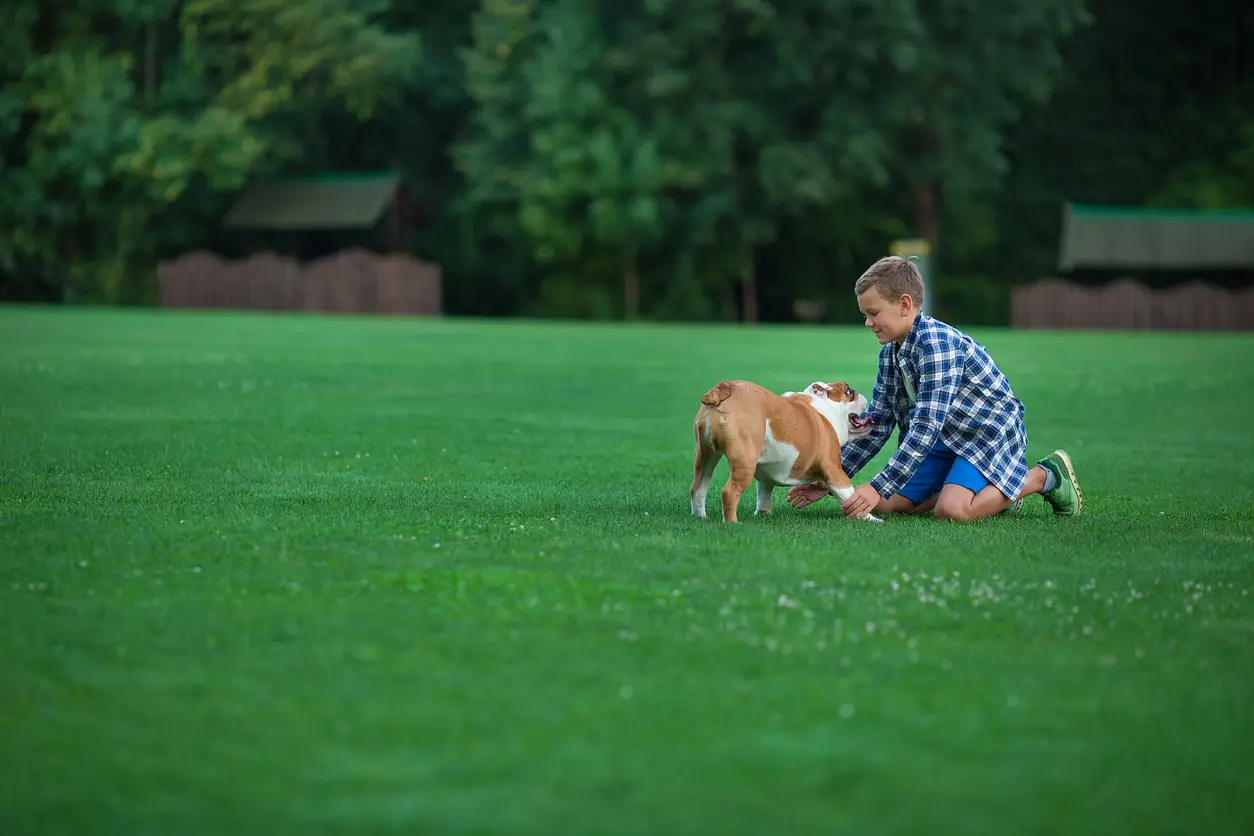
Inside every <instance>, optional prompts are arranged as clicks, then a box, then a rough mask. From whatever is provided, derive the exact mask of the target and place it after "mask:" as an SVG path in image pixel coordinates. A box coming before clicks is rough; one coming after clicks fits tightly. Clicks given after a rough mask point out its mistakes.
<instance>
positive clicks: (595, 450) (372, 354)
mask: <svg viewBox="0 0 1254 836" xmlns="http://www.w3.org/2000/svg"><path fill="white" fill-rule="evenodd" d="M974 335H975V336H976V337H977V338H979V339H981V340H982V341H983V342H984V343H985V344H986V345H987V346H988V347H989V349H990V350H991V352H992V353H993V356H994V358H995V359H996V360H997V361H998V363H999V364H1000V365H1001V367H1002V369H1003V370H1004V371H1005V372H1006V373H1007V374H1008V376H1009V377H1010V379H1011V382H1012V384H1013V385H1014V387H1015V390H1016V393H1017V394H1018V395H1019V397H1020V398H1021V399H1022V400H1023V401H1024V403H1025V404H1026V406H1027V421H1028V431H1029V433H1030V436H1031V447H1030V449H1029V455H1030V457H1032V458H1033V459H1035V458H1037V457H1039V456H1041V455H1044V454H1045V453H1048V452H1049V451H1050V450H1052V449H1054V448H1055V447H1059V446H1061V447H1064V448H1066V449H1067V450H1069V451H1070V452H1071V453H1072V455H1073V456H1074V458H1075V461H1076V467H1077V472H1078V474H1079V478H1080V481H1081V485H1082V487H1083V489H1084V496H1085V503H1086V504H1085V514H1084V516H1082V517H1079V518H1071V519H1055V518H1053V517H1051V516H1049V515H1048V513H1047V509H1046V507H1045V505H1044V503H1043V502H1042V501H1041V500H1040V499H1039V497H1033V498H1032V500H1030V501H1029V502H1028V503H1026V505H1025V510H1024V514H1023V515H1022V516H1020V517H1018V518H1000V519H993V520H988V521H984V522H982V523H977V524H975V525H966V526H964V525H955V524H947V523H943V522H939V521H936V520H931V519H917V518H915V519H910V518H907V519H889V520H888V521H886V522H885V523H884V524H883V525H880V526H876V525H874V524H868V523H862V522H856V521H846V520H844V519H843V518H841V517H840V516H839V511H838V508H837V506H836V504H835V502H834V501H832V500H825V501H824V502H821V503H819V504H817V505H815V506H812V507H811V508H807V509H805V510H803V511H795V510H793V509H792V508H789V507H788V505H787V503H786V502H784V501H783V500H784V497H783V491H782V490H781V491H780V492H779V493H778V495H777V497H776V506H775V507H776V513H775V515H774V516H773V517H771V518H767V519H755V518H754V517H753V516H752V510H753V491H752V490H750V491H749V492H748V493H747V494H746V495H745V496H744V497H743V498H742V500H741V506H740V508H741V515H742V519H743V521H742V522H741V523H740V525H739V526H729V525H725V524H723V523H722V522H720V521H718V516H719V515H718V511H717V491H718V489H719V488H720V487H721V485H722V483H723V480H724V479H725V478H726V473H727V468H726V463H723V464H721V465H720V466H719V469H718V471H717V473H716V475H715V482H714V486H713V489H712V490H711V495H710V505H709V508H710V512H711V514H712V515H713V518H712V519H710V520H705V521H698V520H694V519H692V518H691V517H690V515H689V508H688V486H689V483H690V480H691V478H692V474H691V456H692V449H691V444H692V441H691V420H692V416H693V414H694V412H695V410H696V407H697V403H698V399H699V398H700V396H701V394H702V393H703V392H705V391H706V389H708V388H709V387H710V386H711V385H713V384H714V383H716V382H718V381H719V380H720V379H722V378H724V377H743V378H750V379H753V380H756V381H758V382H760V383H762V384H764V385H766V386H769V387H771V388H773V389H776V390H779V391H782V390H787V389H799V388H802V387H804V386H805V385H806V384H808V383H810V382H811V381H812V380H816V379H825V380H831V379H843V380H847V381H848V382H850V383H852V384H853V385H854V386H856V387H858V388H861V389H864V390H866V391H868V392H869V391H870V389H871V384H872V382H873V379H874V373H875V358H876V352H877V345H876V343H875V340H874V338H873V337H872V336H871V335H869V334H868V333H867V332H865V330H863V329H860V328H801V327H793V328H784V327H759V328H757V329H741V328H735V327H725V326H714V325H709V326H670V327H666V326H638V327H626V326H621V325H593V324H552V323H527V322H515V321H510V322H460V321H456V320H451V321H431V320H396V319H360V318H336V317H315V316H286V317H271V316H266V315H228V314H219V313H170V312H165V313H163V312H157V311H111V312H104V311H89V310H64V311H55V310H24V309H14V308H8V309H0V442H2V444H0V474H2V476H3V482H2V485H0V550H2V554H0V832H3V833H4V834H6V836H7V835H8V834H27V833H29V834H62V833H64V834H97V833H109V834H127V836H132V834H178V835H179V836H183V835H184V834H201V833H223V834H226V833H229V834H245V833H247V834H259V835H260V836H264V835H265V834H288V833H291V834H313V833H343V834H348V833H353V834H356V833H395V834H446V833H447V834H489V833H490V834H523V833H525V834H540V835H542V836H553V834H615V835H617V834H642V836H643V835H644V834H650V835H652V834H684V835H685V836H688V835H689V834H707V833H708V834H719V835H720V836H726V835H727V834H742V833H743V834H755V835H756V834H776V833H778V834H811V833H814V834H824V836H828V834H835V833H849V834H858V836H871V835H872V834H907V833H909V834H929V836H931V834H972V833H990V834H1094V835H1095V836H1110V834H1137V836H1149V835H1150V834H1179V833H1190V834H1194V833H1196V834H1207V836H1216V834H1249V833H1251V832H1254V641H1252V640H1254V600H1252V598H1254V592H1252V590H1254V522H1252V521H1251V513H1250V511H1251V507H1252V506H1254V444H1252V443H1251V441H1250V439H1251V432H1252V431H1251V427H1250V415H1251V414H1252V413H1254V396H1252V395H1251V391H1252V389H1254V365H1251V363H1252V362H1254V337H1251V336H1248V335H1228V336H1220V335H1181V334H1124V333H1110V334H1076V333H1070V334H1063V333H1060V334H1054V333H1037V332H1031V333H1022V332H1011V331H1005V330H997V329H977V330H975V331H974ZM1225 364H1226V365H1225ZM895 444H896V440H895V438H894V440H893V441H892V442H890V445H889V449H888V450H886V451H885V452H884V453H882V454H881V455H880V456H879V457H878V458H877V459H876V460H875V461H874V462H873V463H872V464H871V466H870V467H869V468H868V469H867V470H865V471H864V472H863V473H861V474H859V476H857V477H855V479H854V481H855V483H859V482H862V481H865V480H866V479H868V478H869V477H870V476H871V475H872V474H873V473H874V472H875V469H877V468H878V466H879V465H880V464H882V463H883V462H884V461H885V460H886V458H887V455H888V454H889V453H890V452H891V449H892V448H893V447H895Z"/></svg>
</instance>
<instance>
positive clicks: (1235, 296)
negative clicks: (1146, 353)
mask: <svg viewBox="0 0 1254 836" xmlns="http://www.w3.org/2000/svg"><path fill="white" fill-rule="evenodd" d="M1010 324H1011V326H1012V327H1014V328H1056V329H1073V328H1085V329H1095V330H1102V329H1109V330H1148V329H1154V330H1165V331H1166V330H1170V331H1203V330H1205V331H1235V330H1251V329H1254V288H1246V289H1245V290H1240V291H1232V290H1225V289H1223V288H1219V287H1215V286H1214V285H1210V284H1207V283H1205V282H1202V281H1192V282H1188V283H1187V284H1182V285H1177V286H1175V287H1171V288H1166V289H1162V290H1157V289H1153V288H1149V287H1146V286H1145V285H1143V284H1141V283H1140V282H1137V281H1134V280H1133V279H1119V280H1118V281H1114V282H1111V283H1109V284H1107V285H1103V286H1100V287H1083V286H1081V285H1078V284H1074V283H1072V282H1067V281H1063V280H1062V279H1057V278H1053V277H1050V278H1046V279H1041V280H1040V281H1037V282H1033V283H1031V284H1028V285H1024V286H1022V287H1017V288H1015V290H1014V292H1013V293H1012V294H1011V299H1010Z"/></svg>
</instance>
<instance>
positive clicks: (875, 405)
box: [840, 352, 897, 477]
mask: <svg viewBox="0 0 1254 836" xmlns="http://www.w3.org/2000/svg"><path fill="white" fill-rule="evenodd" d="M887 356H888V354H887V352H881V354H880V368H879V372H878V373H877V374H876V375H875V386H874V388H873V389H872V390H871V402H870V403H869V404H867V408H866V412H865V416H866V417H869V418H870V419H871V420H872V424H871V432H870V433H868V434H867V435H865V436H863V437H862V438H858V439H854V440H853V441H850V442H849V443H848V444H843V445H841V448H840V466H841V468H842V469H843V470H844V471H845V475H846V476H849V477H853V476H854V475H855V474H856V473H857V472H858V471H859V470H861V469H862V468H863V467H865V466H866V463H867V462H869V461H870V460H871V459H873V458H875V454H876V453H878V452H879V451H880V449H881V448H883V446H884V442H886V441H888V438H889V436H891V435H892V434H893V427H895V426H897V419H896V418H895V417H893V411H892V410H891V409H889V406H888V386H887V384H886V383H885V381H886V380H888V379H889V377H888V376H889V375H891V374H892V363H891V361H889V360H888V359H887Z"/></svg>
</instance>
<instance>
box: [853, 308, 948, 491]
mask: <svg viewBox="0 0 1254 836" xmlns="http://www.w3.org/2000/svg"><path fill="white" fill-rule="evenodd" d="M919 336H920V338H921V339H920V343H919V353H920V354H921V355H922V360H921V362H920V363H919V386H918V391H917V392H916V393H915V408H914V411H913V416H912V417H911V419H910V426H909V429H907V430H906V433H905V438H903V439H902V440H901V444H900V445H899V446H898V447H897V452H895V453H893V456H892V458H890V459H889V460H888V463H887V464H885V465H884V469H883V470H881V471H880V472H879V473H878V474H877V475H876V476H875V477H874V478H873V479H871V487H872V488H874V489H875V491H876V492H877V493H878V494H879V495H880V496H882V497H885V498H888V497H890V496H892V495H893V494H895V493H897V492H898V491H899V490H901V488H902V486H904V485H905V484H906V482H908V481H910V477H911V476H913V475H914V472H915V471H916V470H918V468H919V465H920V464H922V462H923V459H924V457H925V456H927V454H928V451H929V450H931V449H932V447H933V445H935V444H936V442H937V440H938V439H939V438H940V431H941V427H942V426H943V425H944V424H945V420H946V419H947V418H948V417H949V408H950V406H951V405H952V404H953V402H954V397H955V396H956V395H957V394H958V385H959V383H960V381H961V380H962V367H963V353H962V349H961V346H959V345H958V344H957V343H956V342H954V341H953V340H951V339H950V338H949V337H948V336H947V335H946V334H944V333H940V332H935V331H932V332H924V333H921V334H920V335H919Z"/></svg>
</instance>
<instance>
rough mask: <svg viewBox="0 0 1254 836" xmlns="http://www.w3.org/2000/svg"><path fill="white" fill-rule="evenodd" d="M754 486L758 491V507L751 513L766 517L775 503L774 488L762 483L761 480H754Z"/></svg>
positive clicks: (767, 483)
mask: <svg viewBox="0 0 1254 836" xmlns="http://www.w3.org/2000/svg"><path fill="white" fill-rule="evenodd" d="M754 485H755V486H756V487H757V491H758V507H757V509H756V510H755V511H754V512H753V513H754V515H755V516H756V515H758V514H761V515H763V516H766V515H767V514H770V513H771V509H772V508H773V506H774V501H775V494H774V491H775V486H774V485H772V484H770V483H769V482H763V481H762V480H761V479H755V480H754Z"/></svg>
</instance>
